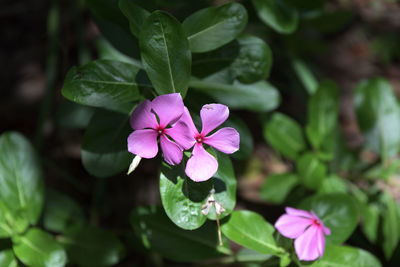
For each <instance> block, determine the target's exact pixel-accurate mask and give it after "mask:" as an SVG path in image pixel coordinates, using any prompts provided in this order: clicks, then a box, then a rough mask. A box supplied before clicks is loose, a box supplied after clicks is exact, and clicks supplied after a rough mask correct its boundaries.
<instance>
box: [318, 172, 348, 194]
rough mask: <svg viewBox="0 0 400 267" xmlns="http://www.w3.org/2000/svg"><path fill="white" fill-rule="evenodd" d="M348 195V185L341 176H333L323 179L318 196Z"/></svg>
mask: <svg viewBox="0 0 400 267" xmlns="http://www.w3.org/2000/svg"><path fill="white" fill-rule="evenodd" d="M330 193H347V186H346V183H345V182H344V181H343V179H342V178H340V177H339V176H337V175H335V174H332V175H330V176H328V177H326V179H323V181H322V184H321V186H320V187H319V188H318V194H330Z"/></svg>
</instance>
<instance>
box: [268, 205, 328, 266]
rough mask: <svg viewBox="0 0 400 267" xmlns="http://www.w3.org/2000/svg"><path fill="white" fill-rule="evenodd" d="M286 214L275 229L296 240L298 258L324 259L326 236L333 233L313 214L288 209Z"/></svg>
mask: <svg viewBox="0 0 400 267" xmlns="http://www.w3.org/2000/svg"><path fill="white" fill-rule="evenodd" d="M286 213H287V214H284V215H282V216H281V217H279V219H278V220H277V221H276V223H275V228H276V229H277V230H278V231H279V233H281V234H282V235H283V236H285V237H287V238H292V239H296V240H295V241H294V248H295V250H296V254H297V257H298V258H299V259H300V260H303V261H313V260H315V259H317V258H320V257H322V255H323V254H324V249H325V236H324V234H325V235H330V234H331V231H330V230H329V228H327V227H325V226H324V224H323V223H322V221H321V220H320V219H319V218H318V216H317V215H316V214H315V213H314V212H313V211H311V212H307V211H304V210H297V209H293V208H289V207H286Z"/></svg>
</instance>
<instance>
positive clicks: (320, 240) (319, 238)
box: [316, 227, 325, 257]
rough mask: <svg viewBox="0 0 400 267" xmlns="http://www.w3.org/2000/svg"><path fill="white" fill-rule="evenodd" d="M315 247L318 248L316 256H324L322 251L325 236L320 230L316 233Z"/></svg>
mask: <svg viewBox="0 0 400 267" xmlns="http://www.w3.org/2000/svg"><path fill="white" fill-rule="evenodd" d="M316 235H317V247H318V254H319V257H322V255H323V254H324V249H325V236H324V233H323V232H322V228H321V227H320V228H318V230H317V232H316Z"/></svg>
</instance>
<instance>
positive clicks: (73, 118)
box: [57, 101, 94, 129]
mask: <svg viewBox="0 0 400 267" xmlns="http://www.w3.org/2000/svg"><path fill="white" fill-rule="evenodd" d="M93 113H94V109H93V108H91V107H87V106H83V105H79V104H76V103H74V102H70V101H64V102H62V103H61V104H60V107H59V108H58V111H57V123H58V124H59V125H60V126H61V127H64V128H72V129H74V128H79V129H84V128H86V127H87V126H88V124H89V121H90V118H91V117H92V115H93Z"/></svg>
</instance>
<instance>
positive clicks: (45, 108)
mask: <svg viewBox="0 0 400 267" xmlns="http://www.w3.org/2000/svg"><path fill="white" fill-rule="evenodd" d="M59 23H60V12H59V7H58V0H53V1H52V6H51V8H50V10H49V14H48V18H47V35H48V43H47V61H46V91H45V94H44V97H43V100H42V103H41V107H40V113H39V118H38V122H37V128H36V133H35V146H36V148H37V150H38V151H40V150H41V149H42V146H43V128H44V123H45V121H46V120H47V117H48V116H49V113H50V107H51V100H52V97H53V89H54V87H55V84H56V79H57V72H58V71H57V70H58V68H57V63H58V46H57V37H58V30H59Z"/></svg>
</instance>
